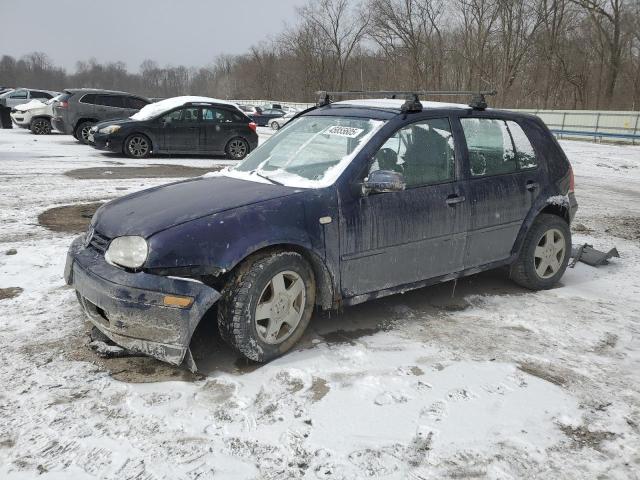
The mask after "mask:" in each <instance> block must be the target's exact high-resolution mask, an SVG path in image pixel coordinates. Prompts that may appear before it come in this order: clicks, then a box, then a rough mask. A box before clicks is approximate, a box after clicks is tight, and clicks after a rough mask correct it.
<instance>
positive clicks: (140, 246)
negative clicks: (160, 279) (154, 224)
mask: <svg viewBox="0 0 640 480" xmlns="http://www.w3.org/2000/svg"><path fill="white" fill-rule="evenodd" d="M148 253H149V246H148V245H147V241H146V240H145V239H144V238H142V237H133V236H131V237H129V236H127V237H117V238H114V239H113V240H111V243H110V244H109V248H108V249H107V252H106V253H105V254H104V259H105V260H106V261H107V262H109V263H110V264H112V265H119V266H121V267H125V268H140V267H141V266H142V265H144V262H145V261H146V260H147V255H148Z"/></svg>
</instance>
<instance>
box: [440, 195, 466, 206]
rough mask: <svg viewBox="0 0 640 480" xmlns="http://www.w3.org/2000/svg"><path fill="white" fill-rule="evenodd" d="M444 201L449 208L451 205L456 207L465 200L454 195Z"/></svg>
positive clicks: (460, 196)
mask: <svg viewBox="0 0 640 480" xmlns="http://www.w3.org/2000/svg"><path fill="white" fill-rule="evenodd" d="M445 201H446V202H447V205H449V206H451V205H457V204H458V203H462V202H464V201H465V198H464V196H462V195H455V194H454V195H449V196H448V197H447V199H446V200H445Z"/></svg>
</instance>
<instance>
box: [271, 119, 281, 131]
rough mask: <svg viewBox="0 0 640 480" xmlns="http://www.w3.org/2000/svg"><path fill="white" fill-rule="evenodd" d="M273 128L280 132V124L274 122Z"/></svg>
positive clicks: (272, 123)
mask: <svg viewBox="0 0 640 480" xmlns="http://www.w3.org/2000/svg"><path fill="white" fill-rule="evenodd" d="M271 128H272V129H273V130H280V124H279V123H278V122H276V121H275V120H274V121H273V122H271Z"/></svg>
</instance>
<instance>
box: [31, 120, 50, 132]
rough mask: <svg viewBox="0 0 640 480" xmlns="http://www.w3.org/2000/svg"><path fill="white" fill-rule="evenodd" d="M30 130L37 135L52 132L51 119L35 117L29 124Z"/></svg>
mask: <svg viewBox="0 0 640 480" xmlns="http://www.w3.org/2000/svg"><path fill="white" fill-rule="evenodd" d="M29 130H31V132H32V133H34V134H35V135H49V134H50V133H51V121H50V120H49V119H48V118H34V119H33V120H32V121H31V125H29Z"/></svg>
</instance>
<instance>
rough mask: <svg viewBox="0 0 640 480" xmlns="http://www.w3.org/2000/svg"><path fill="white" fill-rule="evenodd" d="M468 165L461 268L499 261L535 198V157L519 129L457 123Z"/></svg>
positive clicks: (505, 123)
mask: <svg viewBox="0 0 640 480" xmlns="http://www.w3.org/2000/svg"><path fill="white" fill-rule="evenodd" d="M460 122H461V124H462V130H463V131H464V137H465V140H466V145H467V152H468V159H469V169H470V172H469V198H468V199H469V206H470V213H471V217H470V222H469V233H468V238H467V247H466V252H465V261H464V263H465V268H471V267H476V266H480V265H485V264H488V263H491V262H496V261H500V260H504V259H506V258H508V257H509V256H510V255H511V250H512V248H513V245H514V243H515V240H516V237H517V235H518V233H519V231H520V227H521V226H522V223H523V221H524V219H525V217H526V215H527V213H528V212H529V210H530V209H531V206H532V205H533V202H534V201H535V199H536V197H537V196H538V195H539V193H540V188H539V184H540V170H539V168H538V162H537V159H536V154H535V152H534V149H533V147H532V146H531V143H530V142H529V140H528V138H527V136H526V135H525V133H524V131H523V130H522V128H521V127H520V126H519V125H518V124H517V123H516V122H513V121H510V120H504V119H497V118H461V119H460Z"/></svg>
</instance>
